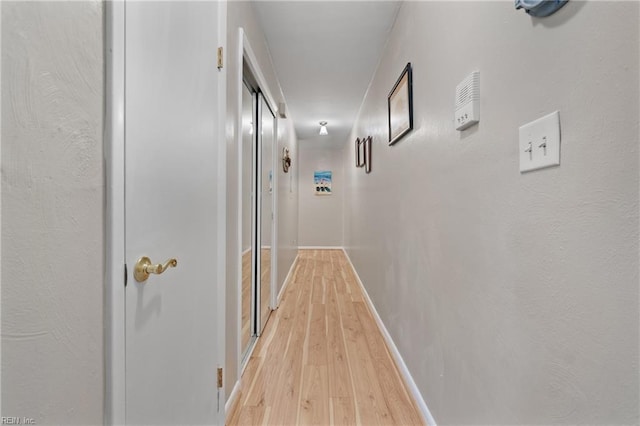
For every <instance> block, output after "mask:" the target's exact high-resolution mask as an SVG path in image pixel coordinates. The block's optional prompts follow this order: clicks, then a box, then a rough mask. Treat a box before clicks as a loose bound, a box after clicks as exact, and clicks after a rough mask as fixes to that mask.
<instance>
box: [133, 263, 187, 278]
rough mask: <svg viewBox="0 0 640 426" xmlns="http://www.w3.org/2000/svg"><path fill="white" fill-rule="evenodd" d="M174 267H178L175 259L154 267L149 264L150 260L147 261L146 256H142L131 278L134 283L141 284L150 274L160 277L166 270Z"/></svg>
mask: <svg viewBox="0 0 640 426" xmlns="http://www.w3.org/2000/svg"><path fill="white" fill-rule="evenodd" d="M176 266H178V260H177V259H169V260H167V261H166V262H165V263H164V265H163V264H162V263H158V264H157V265H154V264H152V263H151V259H149V258H148V257H147V256H142V257H141V258H140V259H138V261H137V262H136V267H135V269H134V271H133V277H134V278H135V279H136V281H138V282H139V283H142V282H145V281H146V280H147V278H149V275H150V274H157V275H160V274H161V273H163V272H164V271H166V270H167V269H168V268H175V267H176Z"/></svg>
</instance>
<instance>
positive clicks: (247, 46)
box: [232, 27, 278, 381]
mask: <svg viewBox="0 0 640 426" xmlns="http://www.w3.org/2000/svg"><path fill="white" fill-rule="evenodd" d="M235 57H236V70H237V72H236V75H235V76H233V77H232V78H234V79H235V82H234V84H235V86H236V94H237V95H236V96H237V97H236V122H235V135H236V141H235V143H236V146H237V147H238V156H237V167H236V170H237V180H238V188H242V181H243V179H242V167H243V164H244V161H243V158H242V149H241V147H242V85H243V84H244V83H243V81H244V63H243V62H245V61H246V63H247V65H248V67H249V71H250V72H251V74H252V75H253V78H255V80H256V83H257V84H258V87H259V89H260V92H262V95H263V96H264V98H265V101H266V102H267V103H268V104H269V107H270V108H271V110H272V111H273V114H274V116H275V120H274V149H273V157H272V161H273V181H272V185H273V193H272V197H273V198H272V199H273V217H274V220H272V222H271V226H272V236H271V247H272V249H271V250H272V251H271V252H272V256H271V294H270V301H269V306H270V307H271V308H273V309H275V308H276V307H277V304H276V302H275V300H276V291H275V288H276V287H277V285H275V286H274V285H273V284H275V283H276V279H277V254H276V256H273V253H274V248H275V253H277V247H278V233H277V230H278V226H277V222H278V220H277V218H278V208H277V207H278V201H277V200H278V170H277V169H276V166H277V162H276V158H277V151H278V104H277V103H276V102H275V98H274V97H273V95H272V94H271V89H270V88H269V85H268V84H267V79H266V78H265V76H264V73H263V72H262V69H261V68H260V65H259V63H258V59H257V57H256V55H255V53H254V51H253V49H252V48H251V43H249V39H248V38H247V35H246V33H245V31H244V29H243V28H242V27H238V46H237V51H236V55H235ZM254 198H256V199H257V196H254ZM237 203H238V204H237V208H238V211H237V214H238V220H239V223H242V208H243V202H242V197H241V196H239V197H238V200H237ZM256 220H260V218H256ZM236 240H237V247H238V249H237V253H236V255H237V257H238V259H237V261H236V265H235V268H236V274H237V283H236V285H237V291H238V300H237V307H236V309H237V311H238V313H237V319H238V321H237V322H238V325H237V331H236V335H237V339H236V347H237V350H236V352H237V354H238V359H237V366H238V368H237V372H236V373H237V376H236V377H237V378H238V381H239V380H240V378H241V376H242V370H243V368H244V366H243V365H242V355H243V352H242V351H243V348H242V226H238V229H237V234H236ZM252 245H255V244H254V242H253V241H252ZM254 347H255V344H254V345H253V347H252V348H251V349H250V350H249V353H248V354H247V359H248V358H249V357H250V356H251V352H252V351H253V348H254Z"/></svg>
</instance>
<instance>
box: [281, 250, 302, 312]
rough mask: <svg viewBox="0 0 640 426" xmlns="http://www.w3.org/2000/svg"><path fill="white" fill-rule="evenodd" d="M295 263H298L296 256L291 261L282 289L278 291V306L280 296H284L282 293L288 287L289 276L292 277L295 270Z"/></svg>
mask: <svg viewBox="0 0 640 426" xmlns="http://www.w3.org/2000/svg"><path fill="white" fill-rule="evenodd" d="M296 263H298V255H297V254H296V258H295V259H293V263H292V264H291V267H290V268H289V272H288V273H287V276H286V277H285V279H284V284H283V285H282V288H281V289H280V292H278V298H277V299H276V303H277V304H278V306H280V300H282V295H283V294H284V291H285V290H286V288H287V286H288V285H289V281H290V280H291V276H292V275H293V271H294V270H295V269H296Z"/></svg>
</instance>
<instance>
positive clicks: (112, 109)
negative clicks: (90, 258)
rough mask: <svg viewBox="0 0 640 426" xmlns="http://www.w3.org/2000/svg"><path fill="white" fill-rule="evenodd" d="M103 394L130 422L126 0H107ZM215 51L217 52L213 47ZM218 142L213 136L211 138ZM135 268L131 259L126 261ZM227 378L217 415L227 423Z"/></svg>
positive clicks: (221, 221) (109, 411) (221, 95)
mask: <svg viewBox="0 0 640 426" xmlns="http://www.w3.org/2000/svg"><path fill="white" fill-rule="evenodd" d="M217 4H218V22H217V25H218V35H217V37H218V43H217V44H218V46H222V47H224V46H226V41H227V0H222V1H218V2H217ZM105 18H106V19H105V54H104V55H105V56H104V58H105V87H106V96H105V126H104V161H105V170H106V177H105V178H106V205H105V216H106V218H105V219H106V223H105V240H106V243H105V292H104V297H105V304H104V309H105V311H104V316H105V340H104V346H105V349H104V355H105V398H104V423H105V424H106V425H120V424H125V423H126V368H125V361H126V348H125V346H126V345H125V339H126V322H125V287H124V279H125V276H126V275H125V274H126V266H125V1H107V2H105ZM212 54H213V53H212ZM218 72H219V73H220V78H219V79H218V123H219V126H218V132H217V133H218V134H217V139H218V141H217V142H218V143H216V145H217V147H218V164H217V167H218V179H217V182H216V188H215V190H216V191H217V204H218V209H217V210H218V211H217V223H216V227H217V232H218V235H219V239H218V243H217V247H216V249H217V250H216V251H217V253H216V261H217V264H218V268H217V269H218V271H217V276H216V280H217V287H218V288H217V296H218V297H217V301H216V306H215V309H216V310H217V324H216V325H217V340H218V341H217V347H218V351H217V352H218V360H219V362H220V364H219V365H218V366H219V367H223V368H224V366H225V303H224V301H225V289H226V285H225V282H226V232H227V231H226V222H227V201H226V200H227V161H226V156H227V145H226V134H225V126H224V123H225V121H226V112H227V71H226V68H224V67H223V68H222V69H219V70H218ZM212 142H215V141H212ZM128 266H129V268H130V269H131V268H133V265H128ZM224 395H225V389H224V383H223V388H222V389H219V397H220V398H222V400H221V401H220V405H219V407H220V408H219V413H218V421H219V423H220V425H223V424H224V415H225V410H224V408H225V406H224Z"/></svg>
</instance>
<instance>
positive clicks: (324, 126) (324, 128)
mask: <svg viewBox="0 0 640 426" xmlns="http://www.w3.org/2000/svg"><path fill="white" fill-rule="evenodd" d="M320 134H321V135H322V136H325V135H328V134H329V132H328V131H327V122H326V121H321V122H320Z"/></svg>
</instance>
